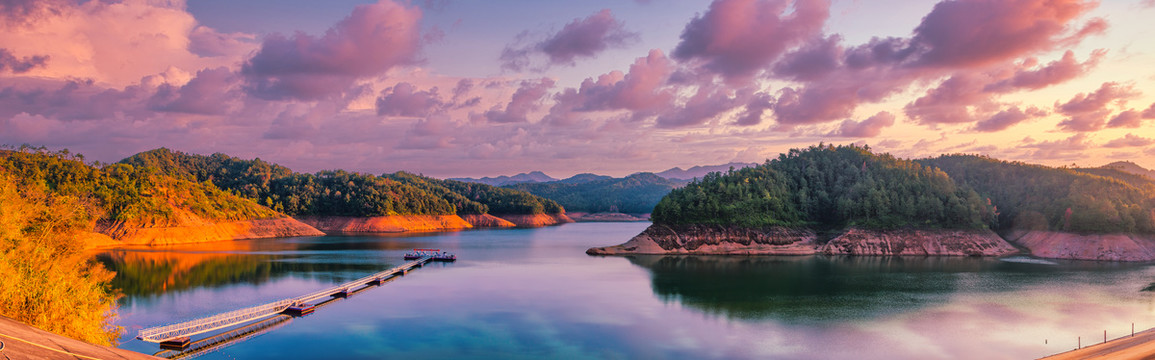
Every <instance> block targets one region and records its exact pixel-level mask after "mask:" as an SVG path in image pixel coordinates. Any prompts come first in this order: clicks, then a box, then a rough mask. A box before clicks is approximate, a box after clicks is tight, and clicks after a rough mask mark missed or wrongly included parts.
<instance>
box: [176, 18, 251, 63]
mask: <svg viewBox="0 0 1155 360" xmlns="http://www.w3.org/2000/svg"><path fill="white" fill-rule="evenodd" d="M253 43H254V38H253V36H252V35H247V34H240V33H236V34H224V33H220V32H217V31H216V30H214V29H213V28H210V27H207V26H197V27H196V28H195V29H193V31H192V33H190V34H189V44H188V50H189V52H192V53H193V54H197V55H199V56H205V57H210V56H225V55H234V54H237V53H238V52H241V51H245V49H248V48H249V47H250V46H252V45H253Z"/></svg>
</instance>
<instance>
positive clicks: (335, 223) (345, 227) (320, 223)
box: [297, 215, 473, 233]
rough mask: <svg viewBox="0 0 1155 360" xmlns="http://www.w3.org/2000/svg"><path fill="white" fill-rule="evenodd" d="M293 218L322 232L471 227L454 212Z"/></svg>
mask: <svg viewBox="0 0 1155 360" xmlns="http://www.w3.org/2000/svg"><path fill="white" fill-rule="evenodd" d="M297 220H300V221H301V222H303V223H306V224H309V225H310V226H312V227H315V228H317V229H319V230H321V231H324V232H326V233H394V232H426V231H445V230H461V229H469V228H472V227H473V225H471V224H470V223H469V222H466V221H465V220H464V219H462V218H461V217H459V216H457V215H392V216H373V217H355V216H301V217H298V218H297Z"/></svg>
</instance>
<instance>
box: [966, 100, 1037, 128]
mask: <svg viewBox="0 0 1155 360" xmlns="http://www.w3.org/2000/svg"><path fill="white" fill-rule="evenodd" d="M1046 115H1047V112H1046V111H1043V110H1042V109H1039V108H1037V107H1034V106H1032V107H1029V108H1027V111H1022V110H1019V107H1018V106H1014V107H1011V108H1010V109H1006V110H1003V111H999V112H998V113H997V114H994V115H991V116H990V117H988V118H986V119H984V120H981V121H979V122H978V123H976V124H975V126H974V128H972V129H971V130H974V131H979V132H995V131H1002V130H1006V129H1007V128H1009V127H1011V126H1014V125H1016V124H1018V123H1021V122H1023V121H1026V120H1029V119H1033V118H1038V117H1043V116H1046Z"/></svg>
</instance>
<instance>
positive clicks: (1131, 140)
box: [1103, 133, 1155, 148]
mask: <svg viewBox="0 0 1155 360" xmlns="http://www.w3.org/2000/svg"><path fill="white" fill-rule="evenodd" d="M1151 144H1155V139H1149V138H1145V137H1142V136H1136V135H1134V134H1130V133H1128V134H1127V135H1123V137H1121V138H1118V139H1115V140H1111V141H1108V142H1107V143H1106V144H1103V147H1108V148H1124V147H1144V146H1147V145H1151Z"/></svg>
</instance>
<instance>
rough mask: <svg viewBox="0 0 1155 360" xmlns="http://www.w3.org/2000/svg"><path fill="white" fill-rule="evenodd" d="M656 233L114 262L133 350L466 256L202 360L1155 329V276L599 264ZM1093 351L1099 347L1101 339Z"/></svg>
mask: <svg viewBox="0 0 1155 360" xmlns="http://www.w3.org/2000/svg"><path fill="white" fill-rule="evenodd" d="M647 225H648V224H646V223H578V224H567V225H563V226H557V227H548V228H539V229H516V230H476V231H462V232H451V233H438V234H424V235H410V236H345V237H337V236H330V237H307V238H286V239H265V240H251V241H236V242H225V243H211V244H202V245H190V246H179V247H165V248H148V249H135V250H133V249H126V250H114V251H110V252H108V253H105V254H101V255H99V256H98V259H100V260H101V261H103V262H105V263H106V264H108V265H109V266H111V267H113V268H115V270H117V271H118V275H117V279H116V280H115V286H116V287H117V288H119V289H122V291H123V292H124V293H125V296H124V297H123V298H122V299H121V301H120V303H121V307H120V317H119V320H118V322H117V324H118V325H119V326H122V327H124V328H125V330H126V333H125V336H124V337H123V338H122V344H121V347H122V348H125V349H129V350H134V351H139V352H144V353H149V354H151V353H155V352H157V351H158V348H157V346H156V344H152V343H146V342H142V341H139V340H134V339H133V336H135V335H136V332H137V331H138V330H139V329H141V328H144V327H152V326H157V325H163V324H167V323H171V322H176V321H181V320H187V319H191V318H196V317H201V316H207V315H212V314H215V313H218V312H224V311H229V310H235V309H238V308H243V307H247V306H253V305H258V304H262V303H265V302H270V301H275V300H279V299H283V298H289V297H295V296H299V295H302V294H305V293H309V292H312V291H314V290H318V289H322V288H325V287H328V286H332V285H334V284H338V283H342V282H345V281H349V280H353V279H357V278H360V277H362V276H364V275H367V274H370V273H373V272H376V271H380V270H384V269H388V268H390V267H393V266H396V265H398V264H401V263H403V262H404V261H403V260H402V259H401V257H402V254H404V253H405V252H406V251H407V250H410V249H413V248H440V249H444V250H448V251H451V252H454V253H456V254H457V255H458V258H459V260H458V261H457V262H456V263H450V264H439V263H435V264H432V265H431V266H426V267H424V268H421V269H417V270H415V271H413V272H411V273H410V274H409V275H406V276H405V277H403V278H400V279H398V280H396V281H393V282H391V283H388V284H385V285H383V286H381V287H376V288H371V289H369V290H367V291H365V292H362V293H359V294H357V295H355V296H352V297H350V298H349V299H342V300H338V301H335V302H333V303H331V304H330V305H328V306H326V307H324V308H322V309H320V310H318V311H317V312H316V313H314V314H312V315H308V316H306V317H302V318H294V319H292V320H291V321H289V322H288V323H286V324H285V325H284V326H282V327H279V328H277V329H275V330H272V331H269V332H267V333H264V334H261V335H258V336H255V337H252V338H250V339H247V340H245V341H241V342H237V343H234V344H232V345H230V346H227V347H223V348H221V349H219V350H217V351H215V352H211V353H208V354H205V355H202V357H201V358H205V359H263V358H270V359H271V358H278V359H280V358H341V359H378V358H409V359H416V358H445V357H448V358H455V359H457V358H466V359H468V358H477V359H492V358H504V359H541V358H547V359H689V358H694V359H709V358H719V359H731V358H751V359H765V358H783V359H830V358H856V359H938V358H942V359H954V358H965V359H1022V358H1035V357H1040V356H1045V355H1048V354H1053V353H1057V352H1062V351H1066V350H1070V349H1073V348H1074V347H1075V346H1076V344H1077V342H1078V341H1080V337H1081V341H1082V343H1083V344H1084V345H1087V344H1090V343H1093V342H1095V341H1101V340H1102V337H1103V331H1104V330H1107V332H1108V337H1111V338H1114V337H1117V336H1122V335H1124V334H1129V332H1130V329H1131V324H1132V323H1135V326H1136V329H1137V330H1143V329H1147V328H1150V327H1155V296H1153V295H1155V294H1153V293H1152V292H1147V291H1142V290H1143V289H1144V288H1147V287H1148V286H1149V285H1151V283H1152V282H1155V268H1153V267H1152V266H1151V265H1149V264H1122V263H1093V262H1070V261H1051V260H1040V259H1032V258H1026V257H1017V258H1011V259H1005V260H999V259H985V258H923V257H828V256H801V257H770V256H762V257H724V256H700V257H686V256H631V257H598V256H588V255H586V254H585V249H586V248H589V247H591V246H605V245H613V244H618V243H621V242H624V241H625V240H627V239H629V238H630V237H631V236H633V235H635V234H637V233H638V232H640V231H641V230H642V229H644V228H645V226H647ZM1095 339H1098V340H1095Z"/></svg>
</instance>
